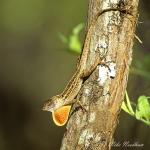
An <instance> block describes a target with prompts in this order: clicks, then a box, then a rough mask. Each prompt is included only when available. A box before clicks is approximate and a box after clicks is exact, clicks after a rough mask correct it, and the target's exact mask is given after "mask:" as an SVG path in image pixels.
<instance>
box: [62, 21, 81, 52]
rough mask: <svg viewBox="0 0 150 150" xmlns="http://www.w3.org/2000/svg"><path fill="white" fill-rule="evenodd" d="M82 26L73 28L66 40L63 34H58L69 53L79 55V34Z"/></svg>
mask: <svg viewBox="0 0 150 150" xmlns="http://www.w3.org/2000/svg"><path fill="white" fill-rule="evenodd" d="M83 27H84V24H83V23H80V24H78V25H77V26H76V27H74V28H73V30H72V33H71V35H70V36H69V37H68V38H67V37H66V36H64V35H63V34H61V33H59V37H60V39H61V41H62V42H63V43H64V44H67V46H68V48H69V51H71V52H74V53H77V54H80V53H81V47H82V46H81V42H80V38H79V34H80V32H81V30H82V29H83Z"/></svg>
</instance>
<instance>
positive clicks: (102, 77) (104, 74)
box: [97, 62, 116, 86]
mask: <svg viewBox="0 0 150 150" xmlns="http://www.w3.org/2000/svg"><path fill="white" fill-rule="evenodd" d="M115 76H116V63H114V62H108V63H106V65H99V76H98V80H97V81H99V85H100V86H103V85H104V84H105V82H106V80H107V79H108V78H109V79H110V78H114V77H115Z"/></svg>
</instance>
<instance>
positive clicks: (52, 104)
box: [43, 95, 64, 112]
mask: <svg viewBox="0 0 150 150" xmlns="http://www.w3.org/2000/svg"><path fill="white" fill-rule="evenodd" d="M63 102H64V101H63V100H62V97H61V96H60V95H56V96H53V97H52V98H50V99H49V100H48V101H47V102H45V104H44V106H43V110H44V111H50V112H53V111H55V110H56V109H58V108H60V107H61V106H63Z"/></svg>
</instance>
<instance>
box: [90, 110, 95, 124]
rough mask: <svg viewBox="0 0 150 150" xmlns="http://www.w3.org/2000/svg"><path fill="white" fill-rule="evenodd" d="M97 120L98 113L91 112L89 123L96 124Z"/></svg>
mask: <svg viewBox="0 0 150 150" xmlns="http://www.w3.org/2000/svg"><path fill="white" fill-rule="evenodd" d="M95 118H96V113H95V112H91V113H90V116H89V122H90V123H92V122H94V120H95Z"/></svg>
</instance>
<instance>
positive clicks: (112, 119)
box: [61, 0, 138, 150]
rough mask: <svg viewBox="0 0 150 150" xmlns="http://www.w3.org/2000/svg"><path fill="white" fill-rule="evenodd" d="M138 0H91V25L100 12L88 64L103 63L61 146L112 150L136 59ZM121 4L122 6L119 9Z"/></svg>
mask: <svg viewBox="0 0 150 150" xmlns="http://www.w3.org/2000/svg"><path fill="white" fill-rule="evenodd" d="M137 7H138V0H132V1H131V0H115V1H114V0H90V1H89V11H88V23H87V29H88V28H89V26H90V24H91V23H92V19H93V18H94V16H95V15H96V14H97V13H98V12H101V11H103V10H105V9H108V8H112V11H111V10H110V11H106V12H105V13H103V14H102V15H100V16H99V18H98V20H97V22H96V24H95V28H94V30H93V33H92V35H91V40H90V41H89V42H90V43H89V45H90V46H89V49H90V53H89V55H88V62H87V66H89V67H90V66H91V65H92V64H93V63H94V61H95V59H96V57H99V58H100V59H101V60H102V64H101V65H99V66H97V68H96V70H95V71H94V72H93V73H92V74H91V75H90V77H88V79H86V81H85V82H84V84H83V86H82V88H81V90H80V92H79V94H78V96H77V100H79V101H80V103H81V105H82V107H83V108H82V107H79V105H78V104H77V103H75V104H74V107H73V110H72V114H71V117H70V119H69V122H68V125H67V131H66V133H65V134H64V137H63V140H62V145H61V150H80V149H92V150H108V149H110V148H111V144H112V142H113V140H112V139H113V134H114V131H115V128H116V125H117V123H118V114H119V112H120V108H121V104H122V101H123V98H124V93H125V89H126V85H127V79H128V73H129V66H130V63H131V60H132V46H133V38H134V34H135V33H134V32H135V27H136V21H137ZM114 8H115V9H116V8H117V9H118V10H115V9H114Z"/></svg>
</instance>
